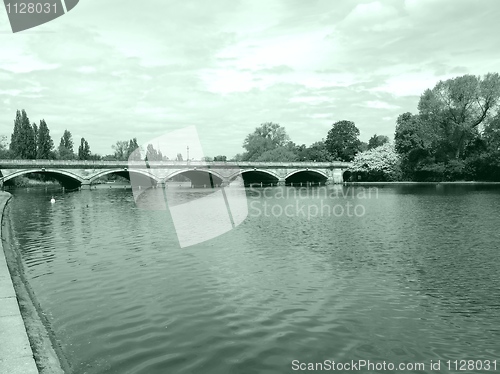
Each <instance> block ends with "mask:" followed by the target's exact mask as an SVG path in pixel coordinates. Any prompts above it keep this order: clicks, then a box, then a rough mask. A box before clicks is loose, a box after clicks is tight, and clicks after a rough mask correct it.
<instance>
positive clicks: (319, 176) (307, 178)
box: [285, 168, 328, 184]
mask: <svg viewBox="0 0 500 374" xmlns="http://www.w3.org/2000/svg"><path fill="white" fill-rule="evenodd" d="M327 180H328V175H327V174H326V173H325V172H324V171H321V170H318V169H308V168H306V169H298V170H294V171H292V172H290V173H288V174H287V176H286V177H285V183H287V184H288V183H301V182H313V183H316V182H318V183H325V182H326V181H327Z"/></svg>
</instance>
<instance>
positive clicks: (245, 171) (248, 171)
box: [229, 168, 281, 181]
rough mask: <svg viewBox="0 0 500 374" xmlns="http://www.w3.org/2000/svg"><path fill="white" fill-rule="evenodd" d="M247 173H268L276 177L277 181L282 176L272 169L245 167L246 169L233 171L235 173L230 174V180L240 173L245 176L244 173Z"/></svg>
mask: <svg viewBox="0 0 500 374" xmlns="http://www.w3.org/2000/svg"><path fill="white" fill-rule="evenodd" d="M245 173H262V174H268V175H269V176H270V177H272V178H273V179H276V181H278V180H279V179H280V178H281V177H280V176H279V175H278V174H276V173H275V172H274V171H272V170H266V169H257V168H254V169H245V170H240V171H237V172H235V173H233V174H231V175H230V176H229V180H230V181H232V180H234V179H235V178H236V177H237V176H238V175H241V176H242V177H243V174H245Z"/></svg>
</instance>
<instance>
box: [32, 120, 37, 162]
mask: <svg viewBox="0 0 500 374" xmlns="http://www.w3.org/2000/svg"><path fill="white" fill-rule="evenodd" d="M31 127H32V128H33V140H34V143H35V144H34V145H33V147H34V155H33V158H37V157H36V156H37V154H38V149H37V146H38V126H37V125H36V123H35V122H33V125H32V126H31Z"/></svg>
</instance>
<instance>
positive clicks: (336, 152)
mask: <svg viewBox="0 0 500 374" xmlns="http://www.w3.org/2000/svg"><path fill="white" fill-rule="evenodd" d="M358 137H359V129H358V128H357V127H356V125H355V124H354V122H352V121H346V120H343V121H338V122H335V123H334V124H333V125H332V128H331V129H330V131H328V135H327V137H326V142H325V143H326V148H327V150H328V151H329V152H330V154H331V155H332V156H333V158H334V159H335V160H340V161H352V160H353V159H354V157H355V156H356V154H357V153H358V152H359V147H360V143H361V142H360V141H359V139H358Z"/></svg>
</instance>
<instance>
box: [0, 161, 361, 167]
mask: <svg viewBox="0 0 500 374" xmlns="http://www.w3.org/2000/svg"><path fill="white" fill-rule="evenodd" d="M144 165H145V162H144V161H99V160H0V168H2V167H3V168H13V167H15V168H18V167H28V168H30V167H33V168H43V167H72V168H75V167H79V168H83V169H87V168H91V169H93V168H96V167H99V168H102V167H110V168H113V167H119V168H128V167H129V166H131V167H134V166H137V167H141V166H142V167H144ZM148 165H149V166H150V167H162V166H163V167H183V166H200V167H212V168H216V167H222V168H224V167H236V168H270V167H276V168H291V167H300V168H304V167H306V168H307V167H310V168H332V167H333V168H348V167H349V166H351V163H350V162H342V161H333V162H311V161H300V162H254V161H238V162H234V161H212V162H209V161H174V160H168V161H148Z"/></svg>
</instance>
